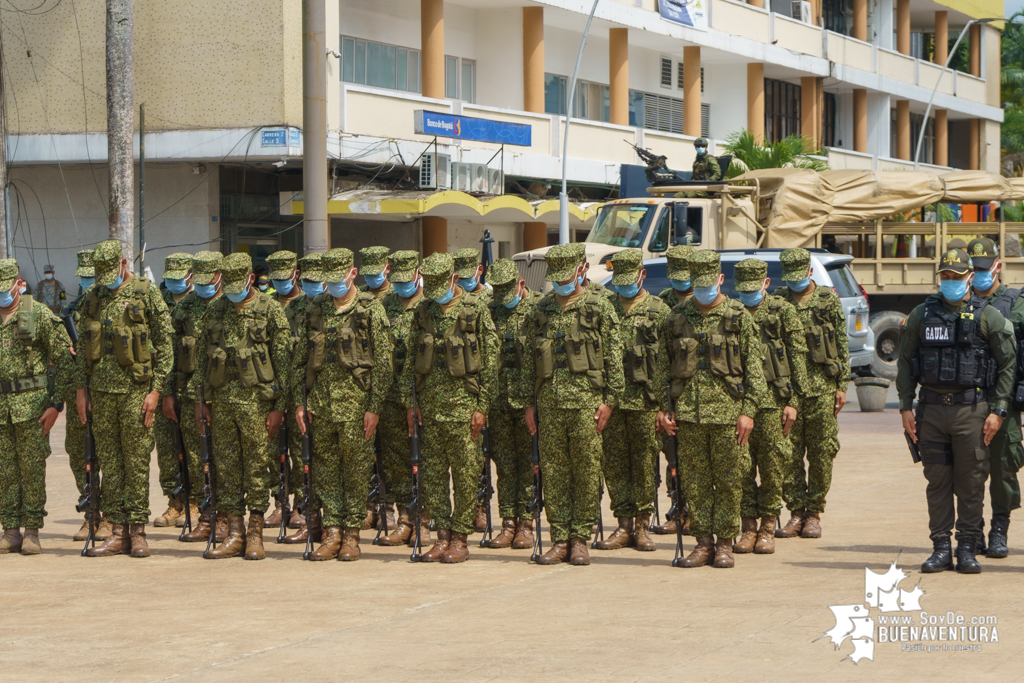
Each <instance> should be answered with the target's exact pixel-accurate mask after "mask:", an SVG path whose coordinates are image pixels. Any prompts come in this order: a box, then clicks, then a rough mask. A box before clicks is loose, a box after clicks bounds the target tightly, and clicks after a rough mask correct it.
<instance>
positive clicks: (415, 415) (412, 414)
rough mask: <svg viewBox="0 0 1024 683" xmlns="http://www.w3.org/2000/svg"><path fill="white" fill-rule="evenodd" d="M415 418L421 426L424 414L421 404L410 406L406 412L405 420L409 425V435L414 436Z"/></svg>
mask: <svg viewBox="0 0 1024 683" xmlns="http://www.w3.org/2000/svg"><path fill="white" fill-rule="evenodd" d="M413 420H415V421H416V422H415V423H416V424H418V425H419V426H420V427H422V426H423V414H422V413H420V408H419V406H416V407H415V408H409V410H408V412H407V413H406V414H405V421H406V423H407V424H408V425H409V436H412V430H413Z"/></svg>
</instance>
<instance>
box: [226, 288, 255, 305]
mask: <svg viewBox="0 0 1024 683" xmlns="http://www.w3.org/2000/svg"><path fill="white" fill-rule="evenodd" d="M224 296H226V297H227V298H228V301H230V302H231V303H233V304H240V303H242V302H243V301H245V297H247V296H249V285H246V286H245V289H243V290H242V291H241V292H239V293H238V294H228V293H227V292H224Z"/></svg>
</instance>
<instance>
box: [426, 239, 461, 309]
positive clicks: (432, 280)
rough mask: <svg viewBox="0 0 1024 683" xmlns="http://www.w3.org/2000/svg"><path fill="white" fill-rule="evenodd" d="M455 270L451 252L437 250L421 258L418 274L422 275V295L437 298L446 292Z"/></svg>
mask: <svg viewBox="0 0 1024 683" xmlns="http://www.w3.org/2000/svg"><path fill="white" fill-rule="evenodd" d="M454 272H455V259H454V258H453V257H452V255H451V254H449V253H447V252H443V251H437V252H434V253H433V254H431V255H430V256H428V257H427V258H425V259H423V265H421V266H420V274H421V275H423V296H424V297H425V298H427V299H437V298H439V297H442V296H444V295H445V294H447V293H448V286H449V285H450V284H451V281H452V273H454Z"/></svg>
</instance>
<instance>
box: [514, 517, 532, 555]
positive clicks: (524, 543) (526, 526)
mask: <svg viewBox="0 0 1024 683" xmlns="http://www.w3.org/2000/svg"><path fill="white" fill-rule="evenodd" d="M516 522H517V523H516V538H515V540H514V541H512V547H513V548H515V549H516V550H524V549H526V548H533V519H531V518H530V517H520V518H519V519H518V520H517V521H516Z"/></svg>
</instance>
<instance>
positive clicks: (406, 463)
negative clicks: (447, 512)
mask: <svg viewBox="0 0 1024 683" xmlns="http://www.w3.org/2000/svg"><path fill="white" fill-rule="evenodd" d="M406 414H407V411H406V409H405V408H404V407H402V406H401V405H399V404H397V403H395V402H393V401H384V407H383V408H381V411H380V422H379V423H378V424H377V433H378V434H379V435H380V447H381V450H382V452H383V455H384V476H385V477H386V478H387V484H388V495H387V500H388V503H397V504H399V505H409V504H410V503H411V502H412V463H411V461H410V458H411V457H412V456H411V453H410V451H409V423H408V421H407V420H406Z"/></svg>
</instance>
